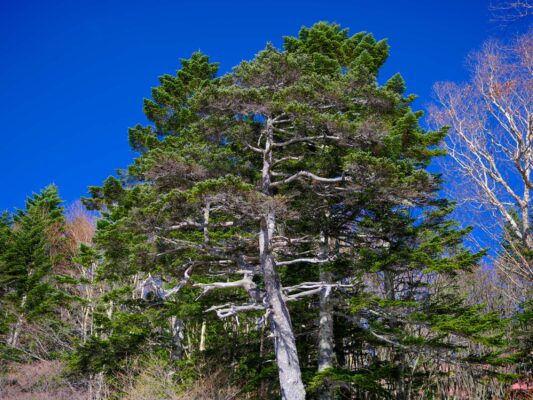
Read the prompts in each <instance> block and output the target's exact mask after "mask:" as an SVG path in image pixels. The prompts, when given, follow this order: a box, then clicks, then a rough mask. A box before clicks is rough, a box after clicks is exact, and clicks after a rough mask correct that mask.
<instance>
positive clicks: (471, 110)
mask: <svg viewBox="0 0 533 400" xmlns="http://www.w3.org/2000/svg"><path fill="white" fill-rule="evenodd" d="M470 65H471V71H472V78H471V80H470V82H468V83H465V84H456V83H452V82H439V83H437V84H436V85H435V87H434V92H435V96H436V99H437V104H435V105H433V106H431V107H430V120H431V121H432V122H434V123H436V124H440V125H448V126H449V127H450V131H449V136H448V139H447V141H446V144H445V146H446V149H447V151H448V154H449V156H450V158H451V160H453V163H452V165H453V170H452V171H449V172H450V173H451V174H456V176H455V178H457V179H456V182H455V183H456V184H460V185H461V190H460V192H459V193H460V194H459V196H462V198H461V199H460V200H462V201H463V202H464V203H466V205H469V206H474V207H477V209H479V210H482V211H483V212H484V213H485V214H483V215H485V218H480V219H479V220H478V221H476V222H477V223H476V225H478V226H479V227H481V228H484V229H485V232H486V233H487V234H488V235H489V237H490V238H491V239H492V240H497V241H499V242H502V241H506V242H508V243H509V245H508V246H503V248H502V251H501V255H500V257H499V262H498V263H496V264H497V266H498V267H499V268H500V269H501V270H502V272H503V273H504V274H505V275H506V276H507V278H508V279H509V280H511V281H512V282H513V283H515V284H516V285H518V286H522V287H527V286H529V285H530V284H531V282H533V269H532V265H531V261H530V260H529V261H528V257H527V255H526V254H527V252H529V251H531V250H533V234H532V231H531V190H532V189H533V181H532V177H531V169H532V163H533V153H532V142H533V113H532V112H533V110H532V99H533V93H532V91H533V74H532V72H533V34H532V31H530V32H528V33H527V34H524V35H522V36H520V37H518V38H517V39H516V40H514V41H512V42H511V43H501V42H498V41H489V42H487V43H486V44H485V45H484V46H483V48H482V50H481V51H479V52H477V53H475V54H473V55H472V57H471V63H470ZM486 213H490V215H491V216H492V218H486V215H487V214H486ZM502 235H503V236H502ZM504 236H507V237H504Z"/></svg>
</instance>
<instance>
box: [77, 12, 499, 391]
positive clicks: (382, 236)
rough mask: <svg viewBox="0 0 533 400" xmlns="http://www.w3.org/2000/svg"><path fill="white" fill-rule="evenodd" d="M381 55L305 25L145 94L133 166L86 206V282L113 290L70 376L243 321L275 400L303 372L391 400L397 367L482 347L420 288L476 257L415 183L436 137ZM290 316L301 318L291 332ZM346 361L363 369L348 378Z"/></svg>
mask: <svg viewBox="0 0 533 400" xmlns="http://www.w3.org/2000/svg"><path fill="white" fill-rule="evenodd" d="M387 55H388V46H387V44H386V43H385V42H383V41H381V42H376V41H375V40H374V38H373V37H372V36H371V35H369V34H366V33H360V34H356V35H353V36H350V35H349V34H348V31H347V30H342V29H340V27H339V26H337V25H332V24H327V23H318V24H316V25H314V26H313V27H311V28H303V29H302V30H301V31H300V33H299V36H298V37H297V38H286V39H285V45H284V49H282V50H280V49H276V48H275V47H273V46H272V45H267V47H266V48H265V49H264V50H263V51H261V52H260V53H258V54H257V55H256V57H255V58H254V59H253V60H251V61H247V62H243V63H241V64H240V65H238V66H237V67H236V68H235V69H234V70H233V72H231V73H229V74H226V75H224V76H222V77H219V78H217V77H216V72H217V65H216V64H210V63H209V60H208V58H207V57H206V56H205V55H203V54H200V53H195V54H193V56H192V57H191V59H189V60H182V69H181V70H180V71H178V73H177V74H176V76H170V75H165V76H163V77H162V78H161V85H160V86H159V87H158V88H155V89H154V90H153V100H147V101H146V102H145V113H146V115H147V116H148V118H149V119H150V121H151V122H152V123H153V125H152V126H148V127H142V126H137V127H135V128H133V129H132V130H130V143H131V145H132V147H133V149H134V150H136V151H138V152H140V153H141V155H140V156H139V157H138V158H137V159H136V160H135V162H134V164H133V165H132V166H130V168H129V169H128V171H124V172H122V173H121V174H120V176H119V177H118V178H115V177H111V178H109V179H108V180H107V181H106V182H105V183H104V185H103V186H102V187H93V188H91V193H92V198H90V199H86V200H85V201H86V204H88V205H89V206H91V207H94V208H100V209H102V210H103V216H104V218H103V219H102V220H100V221H99V223H98V232H97V236H96V241H97V245H98V249H99V250H100V251H101V252H102V253H101V257H102V263H101V267H100V275H101V276H102V277H103V278H106V279H108V280H109V281H110V282H111V281H112V282H113V285H114V286H115V288H116V290H113V291H112V292H111V293H109V294H108V295H106V299H107V300H105V301H106V306H105V307H107V308H106V310H107V311H106V312H102V314H101V315H102V321H101V324H100V325H101V326H102V329H103V330H105V329H106V328H105V327H106V326H107V332H108V336H107V337H106V338H103V337H99V338H98V340H96V339H95V340H93V341H92V342H89V343H88V344H87V345H86V346H84V347H83V348H81V349H80V352H79V353H78V354H79V355H80V357H81V358H79V359H78V364H79V365H81V364H85V365H89V364H90V361H91V359H92V358H91V357H92V355H94V354H108V355H109V354H110V349H115V350H117V352H116V353H115V354H116V355H117V359H119V358H120V357H122V356H124V355H125V354H127V353H131V352H133V351H135V350H136V349H139V348H140V347H141V346H143V343H146V342H148V341H150V342H151V343H154V340H153V338H154V336H158V337H159V338H161V336H162V335H161V334H163V335H166V336H167V337H168V338H169V340H170V341H171V342H172V343H173V344H172V346H174V349H175V354H176V355H178V357H179V354H181V353H182V352H183V350H184V349H185V348H184V346H183V343H182V342H181V339H180V338H181V337H182V336H183V329H184V328H183V323H182V322H181V321H180V318H182V317H184V316H186V315H187V313H189V314H188V315H192V314H195V313H196V314H195V315H196V318H205V317H202V312H205V311H208V312H214V313H216V314H217V315H218V316H219V317H220V318H222V319H224V318H228V317H232V318H247V317H246V315H251V316H254V317H257V318H259V320H258V322H259V324H262V323H263V322H265V321H268V324H269V329H270V332H271V334H272V337H273V350H274V353H275V357H276V364H277V368H278V374H279V385H280V392H281V398H283V399H303V398H305V390H304V384H303V379H302V372H301V371H302V366H304V367H305V368H306V369H311V368H312V369H315V370H316V369H318V370H319V373H318V374H317V375H314V374H312V376H315V378H316V379H315V378H312V379H311V384H310V388H311V389H313V388H318V396H319V397H321V398H324V399H326V398H332V396H333V393H334V391H335V390H337V389H336V388H337V387H339V386H342V385H344V386H356V387H357V386H358V385H359V389H360V390H361V393H364V395H365V396H369V393H371V392H372V391H375V392H376V393H379V395H383V393H387V395H390V396H391V397H392V396H397V398H406V396H408V393H409V392H410V391H411V390H414V389H413V388H409V387H406V385H407V384H408V381H407V380H406V377H407V375H408V371H406V368H404V364H405V359H404V358H403V356H402V355H401V353H402V352H406V351H407V349H409V350H410V351H413V352H414V354H421V353H423V354H424V355H425V356H428V355H430V354H431V352H429V353H426V352H424V351H425V350H424V349H426V348H429V347H432V348H435V349H438V348H445V349H449V345H448V343H447V341H446V340H447V338H448V337H449V335H450V334H452V333H453V334H459V335H463V336H465V337H467V336H468V337H470V336H476V335H477V336H478V339H479V340H485V339H484V338H483V337H482V327H483V324H484V323H486V321H484V320H481V319H479V318H478V316H477V315H476V314H475V312H474V311H472V310H468V309H465V308H461V307H460V305H459V303H453V302H450V300H451V294H450V293H447V292H443V293H441V292H439V291H437V290H436V289H434V288H432V285H433V284H434V282H436V281H437V280H438V277H439V275H440V274H449V275H453V274H454V272H455V271H457V270H460V269H468V268H469V267H470V266H471V265H473V264H474V263H475V262H476V261H477V259H478V258H479V257H480V256H481V253H480V254H470V253H469V252H468V251H467V250H465V249H464V248H462V246H461V240H462V237H463V236H464V234H465V233H466V231H461V230H457V229H456V228H455V226H454V224H453V223H452V222H449V221H448V220H447V216H448V214H449V212H450V211H451V206H450V204H448V203H447V202H446V201H445V200H439V199H438V198H437V197H436V193H437V190H438V188H439V184H440V179H439V177H438V176H436V175H433V174H431V173H429V172H428V171H427V170H426V169H425V168H426V167H427V165H428V164H429V162H430V161H431V159H432V158H433V157H434V156H437V155H440V154H442V152H441V151H440V150H438V149H436V148H435V146H436V145H437V144H438V143H439V142H440V140H441V139H442V138H443V136H444V131H437V132H425V131H423V130H422V129H421V128H420V127H419V125H418V120H419V118H420V117H421V116H422V114H421V113H419V112H413V111H412V110H411V109H410V103H411V102H412V100H413V99H414V97H412V96H407V97H405V96H404V94H403V92H404V89H405V84H404V82H403V79H402V78H401V76H399V75H396V76H394V77H393V78H391V79H390V80H389V81H388V82H387V83H386V84H385V85H383V86H380V85H378V84H377V82H376V78H377V73H378V70H379V68H380V67H381V66H382V65H383V63H384V62H385V60H386V58H387ZM118 282H120V284H118ZM165 282H168V283H165ZM135 290H137V292H138V296H137V298H136V299H135V300H133V301H132V300H131V298H129V300H128V296H129V295H131V293H132V292H134V291H135ZM312 298H316V299H318V301H319V305H318V310H317V309H316V308H315V307H313V306H312V304H313V303H312V302H310V301H311V300H310V299H312ZM117 302H119V303H120V306H117ZM207 303H208V304H207ZM289 304H294V306H293V307H296V308H297V307H299V310H300V309H302V310H303V309H306V308H305V305H306V304H307V305H308V307H307V309H306V311H305V312H303V313H301V314H300V313H299V314H297V317H296V319H295V318H294V314H292V313H291V312H290V307H289ZM198 305H200V306H201V308H202V309H201V310H199V309H198V308H197V306H198ZM207 305H209V307H204V306H207ZM105 307H104V308H105ZM187 307H189V309H188V311H187V312H184V309H185V308H187ZM454 307H456V308H454ZM191 308H195V309H196V311H191ZM435 311H436V312H435ZM135 312H137V314H135ZM172 312H174V315H173V317H174V318H172ZM158 313H159V314H158ZM313 313H314V315H313ZM113 314H114V315H113ZM439 314H440V315H439ZM111 315H113V317H111ZM204 315H205V314H204ZM243 315H244V316H243ZM318 317H319V318H318ZM491 317H493V316H491ZM339 319H340V320H342V321H344V322H342V323H339V322H338V321H339ZM163 321H165V322H163ZM335 321H337V322H335ZM346 321H348V322H349V323H347V322H346ZM162 322H163V323H162ZM169 322H170V324H169ZM302 322H305V323H307V322H310V323H311V324H312V325H313V326H316V327H317V328H318V329H317V330H318V335H317V337H316V338H317V342H318V343H315V344H313V345H311V346H308V348H310V349H312V350H305V351H307V352H309V354H310V355H312V356H311V357H307V359H312V360H313V361H312V363H311V364H310V363H309V362H308V361H305V362H302V361H301V360H303V359H306V358H302V359H300V357H299V354H298V347H297V340H296V335H295V332H298V331H299V330H300V328H301V326H302V325H304V324H303V323H302ZM335 325H337V326H339V325H342V329H344V332H339V329H335ZM469 325H470V327H469ZM134 326H135V328H134ZM336 331H337V332H336ZM127 332H130V333H131V332H133V333H131V334H130V336H129V337H130V340H128V335H127ZM158 343H159V344H160V345H162V346H163V347H164V345H163V342H161V341H159V342H158ZM350 345H354V346H358V347H359V349H363V350H362V351H361V350H359V352H358V353H356V350H355V349H354V348H352V349H350ZM131 346H133V347H131ZM335 346H336V348H335ZM98 347H100V348H104V349H106V350H105V351H104V352H100V353H98V352H97V351H95V349H96V348H98ZM343 347H344V349H343ZM345 349H349V350H345ZM382 349H387V351H388V354H389V355H390V354H392V356H391V358H390V359H387V360H385V359H380V357H379V355H378V352H380V351H381V350H382ZM190 350H191V349H190V348H189V349H188V351H190ZM300 351H302V347H301V348H300ZM436 351H437V350H436ZM348 352H351V353H349V354H348ZM363 353H364V354H370V353H374V354H375V357H376V359H377V361H376V362H366V361H365V362H363V363H361V364H360V365H352V366H351V367H350V366H347V363H346V359H347V357H349V356H350V357H355V355H356V354H357V357H359V358H361V357H366V355H363ZM335 356H337V357H336V358H337V360H335ZM429 357H430V356H429ZM100 358H101V357H100ZM93 361H94V359H93ZM104 363H105V362H104ZM100 366H101V367H102V363H100ZM354 367H355V369H354ZM415 367H416V366H415ZM358 368H360V369H361V371H362V370H364V371H365V372H361V371H360V370H359V369H358ZM410 371H411V375H412V374H413V373H415V372H416V373H418V369H416V368H413V369H412V370H410ZM387 374H392V375H391V376H388V375H387ZM411 378H412V377H411ZM384 380H386V381H387V385H386V387H383V384H382V382H383V381H384ZM325 384H326V386H327V384H329V388H328V387H324V385H325ZM369 398H370V397H369Z"/></svg>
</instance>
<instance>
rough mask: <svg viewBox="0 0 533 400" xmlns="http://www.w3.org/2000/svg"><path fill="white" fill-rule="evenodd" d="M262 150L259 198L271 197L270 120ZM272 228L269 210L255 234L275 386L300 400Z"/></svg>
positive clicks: (292, 339)
mask: <svg viewBox="0 0 533 400" xmlns="http://www.w3.org/2000/svg"><path fill="white" fill-rule="evenodd" d="M265 137H266V140H265V150H264V156H263V169H262V185H261V189H262V192H263V194H265V195H267V196H272V192H271V189H270V184H271V179H270V174H271V171H270V170H271V166H272V159H273V158H272V142H273V127H272V122H271V121H270V119H269V120H268V121H267V127H266V135H265ZM275 228H276V215H275V212H274V209H272V208H269V209H268V211H267V212H266V213H265V215H264V216H263V218H262V219H261V227H260V232H259V255H260V260H261V270H262V274H263V279H264V282H265V291H266V297H267V301H268V305H269V322H270V329H271V331H272V334H273V336H274V351H275V353H276V361H277V365H278V375H279V384H280V390H281V399H282V400H304V399H305V389H304V385H303V382H302V374H301V371H300V362H299V360H298V352H297V349H296V339H295V337H294V332H293V330H292V323H291V318H290V315H289V310H288V308H287V304H286V302H285V299H284V298H283V293H282V292H281V283H280V280H279V275H278V273H277V271H276V264H275V261H274V256H273V254H272V251H271V249H272V237H273V235H274V231H275Z"/></svg>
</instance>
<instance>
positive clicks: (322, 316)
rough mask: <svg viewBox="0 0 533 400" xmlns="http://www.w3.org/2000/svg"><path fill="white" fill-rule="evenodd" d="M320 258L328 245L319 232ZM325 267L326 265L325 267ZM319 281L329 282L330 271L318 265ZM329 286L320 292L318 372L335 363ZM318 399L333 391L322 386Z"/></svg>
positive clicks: (324, 256) (324, 254)
mask: <svg viewBox="0 0 533 400" xmlns="http://www.w3.org/2000/svg"><path fill="white" fill-rule="evenodd" d="M320 247H321V248H320V258H322V259H324V258H327V257H328V252H329V247H328V239H327V237H326V235H325V234H324V233H323V232H321V234H320ZM326 268H327V267H326ZM320 281H321V282H325V283H331V281H332V276H331V272H330V271H327V270H325V268H324V266H323V265H321V267H320ZM330 294H331V287H329V286H328V287H324V288H322V290H321V292H320V311H319V325H318V372H320V371H324V370H326V369H328V368H333V366H334V363H335V353H334V352H333V346H334V339H335V338H334V335H333V305H332V303H331V298H330ZM318 398H319V400H330V399H332V398H333V391H332V389H331V388H330V387H327V386H326V387H324V388H322V389H321V391H320V393H319V394H318Z"/></svg>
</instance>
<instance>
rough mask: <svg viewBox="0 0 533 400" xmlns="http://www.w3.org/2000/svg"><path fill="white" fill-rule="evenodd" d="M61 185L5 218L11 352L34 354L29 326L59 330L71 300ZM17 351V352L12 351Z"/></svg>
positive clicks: (3, 272) (4, 282)
mask: <svg viewBox="0 0 533 400" xmlns="http://www.w3.org/2000/svg"><path fill="white" fill-rule="evenodd" d="M61 203H62V201H61V199H60V198H59V194H58V190H57V187H55V186H49V187H47V188H45V189H44V190H43V191H42V192H41V193H39V194H34V196H33V197H31V198H28V200H27V201H26V206H25V209H24V210H18V211H17V212H16V213H15V214H14V215H13V217H12V221H11V217H10V216H8V215H7V214H4V216H3V218H2V225H1V231H2V234H1V235H2V236H1V239H0V240H2V246H1V248H2V252H1V253H0V294H1V297H0V302H1V304H2V319H3V326H4V329H3V331H4V332H3V333H4V335H5V336H4V337H5V345H7V350H8V351H9V352H10V353H11V354H15V355H16V354H17V350H18V351H20V352H21V353H26V354H29V355H32V354H34V353H33V352H34V350H35V351H37V352H39V351H40V350H38V349H33V348H32V346H31V345H30V344H31V342H32V338H31V337H27V338H25V341H26V342H30V343H21V335H22V334H23V327H24V326H25V325H26V324H31V323H34V322H37V321H41V322H43V323H45V324H47V325H51V326H54V325H55V324H56V323H57V322H58V321H57V318H54V313H55V312H56V311H57V309H58V307H59V305H60V304H61V303H62V302H63V301H64V300H65V298H66V293H65V292H64V291H63V290H61V289H60V287H59V281H60V279H59V274H58V272H59V271H57V270H56V269H57V267H58V266H60V265H61V261H62V257H63V254H62V246H63V241H64V219H63V209H62V207H61ZM11 350H15V352H13V351H11Z"/></svg>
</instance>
